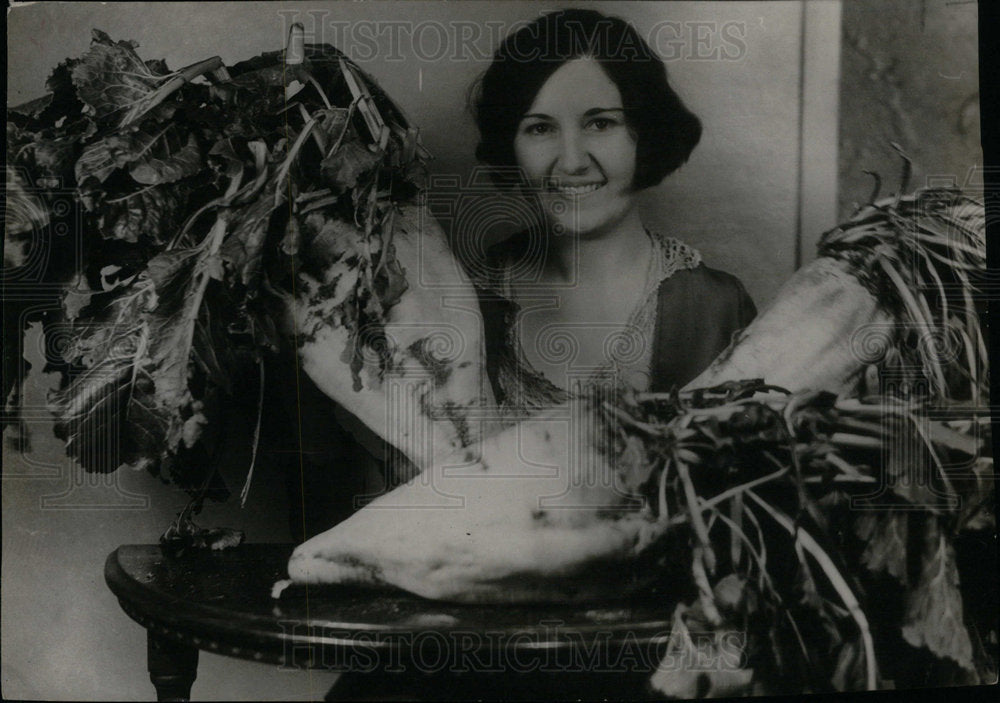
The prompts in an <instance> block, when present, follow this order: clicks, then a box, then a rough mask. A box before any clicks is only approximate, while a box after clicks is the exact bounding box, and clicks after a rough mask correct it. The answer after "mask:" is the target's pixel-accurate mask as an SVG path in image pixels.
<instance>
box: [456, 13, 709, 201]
mask: <svg viewBox="0 0 1000 703" xmlns="http://www.w3.org/2000/svg"><path fill="white" fill-rule="evenodd" d="M583 57H592V58H594V59H595V60H596V61H597V62H598V64H599V65H600V66H601V67H602V68H603V70H604V71H605V73H606V74H607V75H608V78H610V79H611V81H612V82H613V83H614V84H615V85H616V86H617V88H618V91H619V92H620V93H621V97H622V105H623V107H624V108H625V120H626V123H627V125H628V127H629V128H630V129H631V130H632V131H633V133H634V134H635V135H636V172H635V178H634V180H633V182H632V187H633V189H634V190H643V189H645V188H649V187H650V186H653V185H656V184H657V183H659V182H660V181H662V180H663V179H664V178H666V177H667V176H668V175H669V174H671V173H673V172H674V171H676V170H677V169H678V168H679V167H680V166H681V165H682V164H683V163H684V162H686V161H687V160H688V157H689V156H690V155H691V152H692V151H693V150H694V147H695V146H696V145H697V144H698V140H699V139H700V138H701V121H700V120H699V119H698V117H697V116H695V115H694V113H692V112H691V111H690V110H688V109H687V107H685V106H684V103H683V101H682V100H681V98H680V96H678V95H677V93H676V92H674V90H673V88H671V87H670V83H669V82H668V81H667V69H666V66H665V65H664V64H663V61H661V60H660V58H659V57H658V56H656V55H655V54H654V53H653V52H652V50H651V49H650V48H649V45H648V44H646V42H645V41H644V40H643V39H642V37H640V36H639V33H638V32H636V31H635V29H634V28H633V27H632V26H631V25H630V24H628V23H627V22H625V21H624V20H622V19H619V18H618V17H609V16H606V15H602V14H601V13H599V12H596V11H594V10H575V9H574V10H560V11H557V12H552V13H549V14H546V15H542V16H541V17H539V18H538V19H536V20H535V21H534V22H532V23H530V24H528V25H526V26H524V27H522V28H521V29H519V30H518V31H516V32H514V33H513V34H511V35H509V36H508V37H507V38H506V39H504V41H503V42H502V43H501V44H500V47H499V48H498V49H497V51H496V53H495V54H494V55H493V63H492V64H490V67H489V68H488V69H487V70H486V72H485V73H484V74H483V75H482V76H481V77H480V78H479V80H478V81H477V82H476V83H474V84H473V86H472V91H471V93H470V103H471V108H472V112H473V115H474V117H475V120H476V126H477V127H478V128H479V135H480V141H479V145H478V146H477V147H476V158H477V159H479V161H481V162H482V163H484V164H486V165H487V166H490V167H493V169H494V170H493V172H492V176H493V180H494V182H495V183H497V185H501V186H503V185H509V184H511V183H512V182H514V181H516V176H515V177H512V176H511V173H516V165H517V160H516V158H515V156H514V137H515V135H516V134H517V127H518V124H519V122H520V120H521V118H522V117H523V116H524V115H525V114H526V113H527V112H528V110H529V109H530V107H531V103H532V102H534V99H535V96H536V95H537V94H538V91H539V90H541V88H542V86H543V85H544V84H545V81H546V80H548V79H549V77H550V76H551V75H552V74H553V73H555V71H556V70H557V69H558V68H559V67H560V66H562V65H563V64H564V63H566V62H567V61H571V60H573V59H578V58H583Z"/></svg>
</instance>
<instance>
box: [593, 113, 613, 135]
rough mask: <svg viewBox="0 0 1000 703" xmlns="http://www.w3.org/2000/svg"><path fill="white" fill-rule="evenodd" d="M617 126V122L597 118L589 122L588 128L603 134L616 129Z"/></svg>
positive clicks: (605, 118)
mask: <svg viewBox="0 0 1000 703" xmlns="http://www.w3.org/2000/svg"><path fill="white" fill-rule="evenodd" d="M616 124H617V122H615V121H614V120H612V119H608V118H607V117H597V118H595V119H592V120H591V121H590V122H588V123H587V126H588V127H589V128H591V129H593V130H596V131H598V132H603V131H604V130H606V129H610V128H612V127H614V126H615V125H616Z"/></svg>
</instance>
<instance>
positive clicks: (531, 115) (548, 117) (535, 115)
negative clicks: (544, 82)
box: [521, 107, 625, 120]
mask: <svg viewBox="0 0 1000 703" xmlns="http://www.w3.org/2000/svg"><path fill="white" fill-rule="evenodd" d="M602 112H625V108H624V107H592V108H590V109H589V110H587V111H586V112H585V113H583V116H584V117H591V116H592V115H597V114H599V113H602ZM521 119H522V120H530V119H538V120H551V119H554V118H553V117H552V116H551V115H546V114H545V113H542V112H531V113H528V114H527V115H524V116H522V117H521Z"/></svg>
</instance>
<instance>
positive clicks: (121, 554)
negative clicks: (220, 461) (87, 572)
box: [105, 544, 672, 701]
mask: <svg viewBox="0 0 1000 703" xmlns="http://www.w3.org/2000/svg"><path fill="white" fill-rule="evenodd" d="M292 549H293V545H285V544H248V545H242V546H240V547H237V548H235V549H230V550H225V551H219V552H189V553H187V554H185V555H183V556H180V557H168V556H166V555H164V554H163V553H162V552H161V550H160V548H159V547H158V546H156V545H127V546H122V547H119V548H118V549H116V550H115V551H114V552H112V553H111V554H110V555H109V556H108V559H107V563H106V565H105V579H106V581H107V584H108V586H109V588H110V589H111V590H112V591H113V592H114V594H115V595H116V596H117V597H118V600H119V602H120V603H121V606H122V608H123V609H124V610H125V612H126V613H127V614H128V615H129V616H130V617H131V618H132V619H133V620H135V621H136V622H138V623H139V624H140V625H142V626H143V627H145V628H146V630H147V640H148V668H149V675H150V679H151V680H152V682H153V685H154V686H155V688H156V695H157V699H158V700H161V701H164V700H187V699H188V698H189V696H190V691H191V685H192V684H193V682H194V680H195V677H196V675H197V668H198V651H199V650H205V651H208V652H213V653H216V654H223V655H227V656H233V657H240V658H243V659H249V660H252V661H258V662H261V663H268V664H271V665H277V666H282V667H292V668H299V669H307V668H321V669H327V670H333V671H341V672H347V673H346V674H345V675H342V676H341V677H340V678H339V679H338V681H337V683H336V684H335V685H334V687H333V688H332V689H331V691H330V693H329V694H327V699H328V700H351V699H365V700H368V699H372V698H392V697H394V696H400V697H403V699H414V698H417V697H419V698H420V699H423V700H444V699H449V698H455V699H469V698H472V699H482V700H512V699H518V698H536V699H538V698H543V699H552V700H560V699H561V700H573V699H576V698H579V697H584V698H594V697H605V696H607V697H612V698H621V697H627V698H634V697H645V696H647V695H648V692H647V691H646V689H645V682H646V681H647V680H648V676H649V672H650V671H651V669H652V668H653V667H655V666H656V664H657V663H658V662H659V661H660V657H661V655H662V652H663V650H664V647H665V643H666V639H667V637H668V636H669V628H670V625H669V614H670V613H671V612H672V607H670V606H669V605H665V603H664V599H663V598H662V597H659V598H657V597H655V595H654V596H652V597H647V598H646V599H642V600H631V601H622V602H614V603H600V604H585V605H553V604H545V605H534V606H526V605H518V606H469V605H459V604H449V603H440V602H436V601H429V600H426V599H423V598H419V597H417V596H413V595H410V594H408V593H405V592H402V591H373V590H367V589H359V588H350V587H344V586H324V587H316V586H313V587H309V588H306V587H304V586H293V587H291V588H289V589H287V590H286V591H285V592H284V593H283V594H282V595H281V597H280V598H279V599H273V598H272V597H271V587H272V585H273V584H274V583H275V582H276V581H277V580H279V579H282V578H284V577H285V576H286V571H285V567H286V564H287V561H288V557H289V555H290V554H291V551H292Z"/></svg>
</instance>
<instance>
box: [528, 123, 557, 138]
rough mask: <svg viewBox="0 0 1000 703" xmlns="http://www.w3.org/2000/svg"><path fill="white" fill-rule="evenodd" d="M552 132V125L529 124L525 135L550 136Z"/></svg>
mask: <svg viewBox="0 0 1000 703" xmlns="http://www.w3.org/2000/svg"><path fill="white" fill-rule="evenodd" d="M551 131H552V125H550V124H546V123H545V122H535V123H534V124H529V125H528V126H526V127H525V128H524V133H525V134H528V135H531V136H536V137H537V136H542V135H545V134H549V133H550V132H551Z"/></svg>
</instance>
